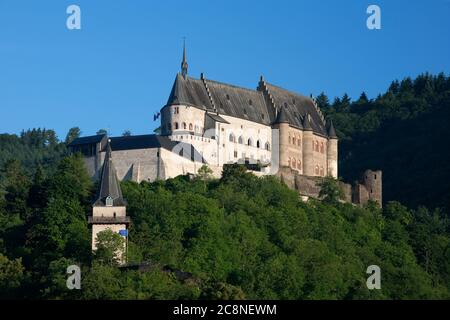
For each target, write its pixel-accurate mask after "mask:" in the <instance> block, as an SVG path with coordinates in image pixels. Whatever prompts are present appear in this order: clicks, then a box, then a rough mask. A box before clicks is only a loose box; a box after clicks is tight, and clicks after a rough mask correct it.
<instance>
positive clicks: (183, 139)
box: [70, 49, 338, 182]
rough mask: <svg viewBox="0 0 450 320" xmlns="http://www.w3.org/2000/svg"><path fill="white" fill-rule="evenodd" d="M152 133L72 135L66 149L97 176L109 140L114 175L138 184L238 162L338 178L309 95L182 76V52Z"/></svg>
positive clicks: (327, 135) (328, 133)
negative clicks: (81, 157)
mask: <svg viewBox="0 0 450 320" xmlns="http://www.w3.org/2000/svg"><path fill="white" fill-rule="evenodd" d="M160 116H161V117H160V119H161V125H160V130H159V134H153V135H142V136H123V137H110V138H108V137H106V135H99V136H91V137H82V138H78V139H76V140H75V141H73V142H72V143H71V144H70V148H71V150H72V151H73V152H77V151H80V152H82V153H83V154H84V155H85V159H86V164H87V167H88V170H89V172H90V174H91V175H92V176H93V177H96V178H98V177H99V174H100V171H101V167H102V164H103V161H104V157H105V152H106V146H107V141H108V139H110V147H111V149H112V154H111V157H112V161H113V162H114V166H115V168H116V171H117V175H118V178H119V179H120V180H134V181H137V182H140V181H143V180H146V181H155V180H157V179H168V178H172V177H175V176H178V175H180V174H196V173H197V171H198V169H199V168H200V167H201V166H203V165H207V166H208V167H209V168H211V169H212V170H213V174H214V175H215V176H217V177H218V176H220V174H221V172H222V168H223V166H224V165H225V164H230V163H244V164H247V165H248V167H249V168H250V169H252V170H254V172H255V173H256V174H258V175H265V174H278V172H279V169H280V168H285V169H286V168H289V170H291V171H292V172H294V173H295V174H298V175H304V176H310V177H324V176H327V175H330V176H332V177H335V178H337V176H338V165H337V156H338V140H337V136H336V132H335V130H334V127H333V125H332V123H328V124H327V123H326V122H325V119H324V117H323V115H322V113H321V111H320V110H319V108H318V107H317V105H316V103H315V101H314V99H313V98H309V97H305V96H302V95H299V94H296V93H293V92H290V91H288V90H285V89H282V88H280V87H277V86H274V85H271V84H269V83H267V82H266V81H265V80H264V78H263V77H261V78H260V80H259V83H258V85H257V87H256V89H254V90H252V89H247V88H242V87H238V86H234V85H230V84H225V83H220V82H217V81H213V80H209V79H206V77H205V76H204V75H203V74H202V75H201V76H200V78H199V79H196V78H192V77H190V76H188V64H187V60H186V50H185V49H184V51H183V60H182V64H181V72H180V73H179V74H177V75H176V78H175V82H174V84H173V87H172V90H171V92H170V95H169V98H168V101H167V103H166V105H165V106H163V107H162V109H161V111H160Z"/></svg>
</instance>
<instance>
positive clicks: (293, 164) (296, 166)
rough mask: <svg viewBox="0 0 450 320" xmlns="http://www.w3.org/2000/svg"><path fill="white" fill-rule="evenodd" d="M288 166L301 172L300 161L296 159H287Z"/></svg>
mask: <svg viewBox="0 0 450 320" xmlns="http://www.w3.org/2000/svg"><path fill="white" fill-rule="evenodd" d="M288 166H289V167H291V168H293V169H298V170H302V161H301V160H300V159H296V158H290V157H289V158H288Z"/></svg>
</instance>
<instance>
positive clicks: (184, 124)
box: [183, 122, 187, 130]
mask: <svg viewBox="0 0 450 320" xmlns="http://www.w3.org/2000/svg"><path fill="white" fill-rule="evenodd" d="M186 128H187V126H186V122H183V129H184V130H186Z"/></svg>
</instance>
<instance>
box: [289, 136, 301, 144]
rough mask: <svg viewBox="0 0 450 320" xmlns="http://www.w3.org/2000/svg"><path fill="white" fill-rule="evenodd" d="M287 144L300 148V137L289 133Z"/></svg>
mask: <svg viewBox="0 0 450 320" xmlns="http://www.w3.org/2000/svg"><path fill="white" fill-rule="evenodd" d="M289 144H293V145H296V146H299V147H300V146H301V145H302V140H301V139H300V135H299V134H292V136H291V133H289Z"/></svg>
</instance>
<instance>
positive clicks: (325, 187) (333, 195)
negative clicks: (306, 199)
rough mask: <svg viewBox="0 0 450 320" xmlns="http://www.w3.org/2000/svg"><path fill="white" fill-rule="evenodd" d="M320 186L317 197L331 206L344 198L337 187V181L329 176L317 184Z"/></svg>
mask: <svg viewBox="0 0 450 320" xmlns="http://www.w3.org/2000/svg"><path fill="white" fill-rule="evenodd" d="M318 185H319V186H320V192H319V197H320V198H321V199H323V201H325V202H327V203H331V204H336V203H337V202H339V200H342V199H343V198H344V191H343V190H342V188H341V186H340V185H339V182H338V180H336V179H334V178H333V177H331V176H328V177H325V178H323V179H322V181H321V182H319V183H318Z"/></svg>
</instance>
